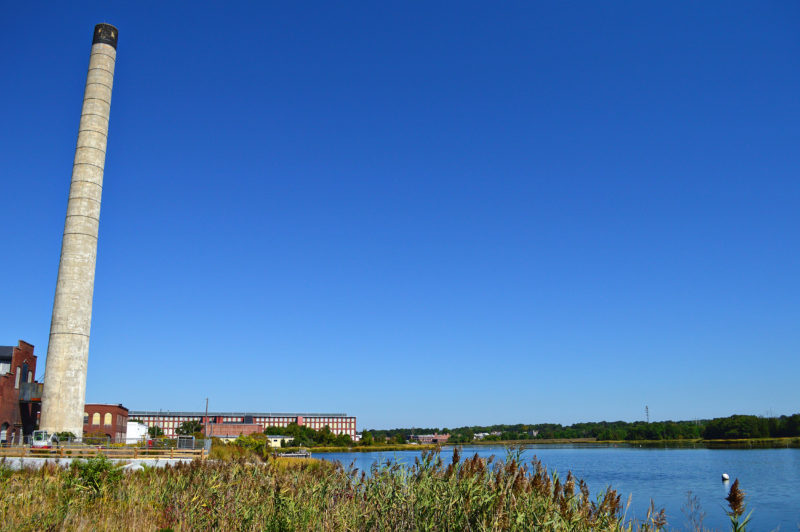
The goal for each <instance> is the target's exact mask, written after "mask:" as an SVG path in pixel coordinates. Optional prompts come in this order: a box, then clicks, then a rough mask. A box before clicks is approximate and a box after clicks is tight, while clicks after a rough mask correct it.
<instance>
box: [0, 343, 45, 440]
mask: <svg viewBox="0 0 800 532" xmlns="http://www.w3.org/2000/svg"><path fill="white" fill-rule="evenodd" d="M35 374H36V355H34V354H33V345H31V344H29V343H27V342H24V341H22V340H19V341H18V342H17V345H16V346H0V443H6V444H10V443H22V442H23V438H24V436H29V435H30V434H31V433H32V432H33V431H34V429H35V428H36V425H37V418H38V415H39V411H40V409H41V404H42V403H41V401H42V384H41V383H40V382H37V381H36V380H35V378H34V375H35Z"/></svg>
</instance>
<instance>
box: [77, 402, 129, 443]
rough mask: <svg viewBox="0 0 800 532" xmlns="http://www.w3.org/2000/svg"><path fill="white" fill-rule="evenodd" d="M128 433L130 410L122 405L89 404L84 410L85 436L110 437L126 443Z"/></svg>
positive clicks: (115, 441)
mask: <svg viewBox="0 0 800 532" xmlns="http://www.w3.org/2000/svg"><path fill="white" fill-rule="evenodd" d="M127 433H128V409H127V408H125V407H124V406H122V405H111V404H102V403H91V404H87V405H85V406H84V408H83V435H84V437H86V436H89V437H91V436H100V437H103V436H105V437H108V438H110V440H111V441H112V442H114V443H125V438H126V436H127Z"/></svg>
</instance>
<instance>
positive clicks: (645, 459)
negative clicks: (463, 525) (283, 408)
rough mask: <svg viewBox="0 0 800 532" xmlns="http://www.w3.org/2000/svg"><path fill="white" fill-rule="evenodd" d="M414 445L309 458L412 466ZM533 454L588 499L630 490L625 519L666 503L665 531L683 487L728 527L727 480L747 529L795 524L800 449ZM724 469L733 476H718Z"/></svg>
mask: <svg viewBox="0 0 800 532" xmlns="http://www.w3.org/2000/svg"><path fill="white" fill-rule="evenodd" d="M475 453H478V455H480V456H482V457H489V456H491V455H495V456H496V459H504V458H505V456H506V451H505V449H504V448H503V447H502V446H484V445H480V446H468V445H465V446H464V447H463V448H462V457H464V458H466V457H470V456H472V455H474V454H475ZM419 455H420V452H419V451H395V452H391V451H390V452H368V453H317V454H315V455H314V457H315V458H321V459H323V460H333V461H339V462H341V463H342V464H343V465H345V466H347V465H349V464H350V463H351V462H355V467H358V468H359V469H361V470H364V471H367V473H369V469H370V467H371V466H372V464H373V463H375V462H376V461H382V462H385V461H386V460H392V461H396V462H400V463H403V464H407V465H413V463H414V458H415V457H417V456H419ZM534 455H536V456H537V457H538V458H539V459H540V460H541V461H542V463H543V464H544V465H545V466H546V467H547V468H548V470H549V471H553V470H557V471H558V472H559V475H560V476H561V477H562V478H563V477H564V476H566V473H567V471H570V470H571V471H572V473H573V474H574V475H575V476H577V477H578V478H582V479H584V480H585V481H586V483H587V484H588V485H589V489H590V490H591V492H592V497H594V496H595V494H596V493H597V492H598V491H601V490H603V489H605V488H606V487H607V486H611V487H612V488H614V489H615V490H617V492H618V493H620V494H622V501H623V504H624V503H625V502H626V501H627V499H628V496H629V495H630V496H631V505H630V508H629V509H628V512H627V518H628V519H630V518H637V519H642V518H644V516H645V515H646V514H647V508H648V506H649V505H650V499H651V498H652V499H653V500H654V501H655V504H656V508H657V509H660V508H664V509H665V510H666V513H667V519H668V528H669V529H686V528H687V526H688V524H687V519H686V516H685V515H684V513H683V511H682V508H683V507H685V506H686V503H687V499H688V497H687V493H688V492H689V491H691V492H692V494H693V495H695V496H696V497H697V498H698V499H699V503H700V506H701V507H702V510H703V511H704V512H705V513H706V517H705V520H704V521H703V525H704V526H705V527H707V528H710V529H713V530H730V521H729V519H728V517H727V515H726V514H725V510H726V509H727V502H726V501H725V500H724V499H725V497H726V496H727V494H728V489H730V485H731V484H732V483H733V480H734V479H736V478H738V479H739V486H740V487H741V488H742V489H743V490H744V492H745V494H746V498H745V502H746V503H747V510H748V512H749V511H750V510H753V517H752V521H751V522H750V526H749V527H748V530H754V531H762V530H775V529H779V530H781V531H797V530H800V449H735V450H727V449H726V450H716V449H715V450H712V449H669V448H667V449H664V448H660V449H646V448H632V447H614V446H602V447H598V446H594V445H593V446H587V445H578V444H574V445H537V446H534V447H530V448H528V449H527V450H526V451H525V453H524V455H523V456H524V457H525V458H526V459H530V458H532V457H533V456H534ZM451 458H452V447H445V448H444V450H443V451H442V459H443V461H444V462H445V464H448V463H450V460H451ZM723 473H728V474H729V475H730V478H731V480H730V481H729V482H722V480H721V477H722V474H723Z"/></svg>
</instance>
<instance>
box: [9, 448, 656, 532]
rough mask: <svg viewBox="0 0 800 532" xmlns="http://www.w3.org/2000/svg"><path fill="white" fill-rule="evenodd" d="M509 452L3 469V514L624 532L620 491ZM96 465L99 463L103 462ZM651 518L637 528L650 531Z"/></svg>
mask: <svg viewBox="0 0 800 532" xmlns="http://www.w3.org/2000/svg"><path fill="white" fill-rule="evenodd" d="M520 456H521V453H520V452H511V453H510V454H509V456H508V457H507V458H506V460H505V461H499V462H494V461H493V460H491V459H488V460H487V459H482V458H480V457H478V456H477V455H476V456H474V457H472V458H469V459H467V460H465V461H461V459H460V457H459V456H458V451H457V450H456V451H455V453H454V460H453V463H452V464H450V465H448V466H445V465H444V464H443V461H442V459H441V457H440V456H439V454H438V453H435V452H432V453H425V454H424V455H423V456H422V458H421V459H419V460H418V461H417V463H416V464H415V465H413V466H411V467H401V466H399V465H397V464H393V463H385V464H382V465H380V466H375V467H373V469H372V470H371V471H370V474H365V472H362V471H358V470H357V469H350V468H343V467H341V466H339V465H337V464H332V463H329V462H324V461H319V460H292V459H271V460H269V461H268V462H266V463H260V462H259V461H256V460H248V459H246V458H240V459H237V460H234V461H207V462H199V461H198V462H192V463H189V464H184V465H179V466H176V467H171V468H165V469H155V468H152V469H151V468H148V469H145V470H144V471H140V472H135V473H130V474H125V475H119V474H118V473H116V472H115V469H114V466H112V465H111V464H110V463H94V464H84V465H83V466H81V467H73V468H71V469H69V470H60V469H57V468H55V467H45V468H43V469H41V470H39V471H32V470H25V471H19V472H13V473H10V472H8V471H2V470H0V473H2V474H0V522H2V523H3V526H4V527H5V528H6V529H13V530H121V529H126V530H159V529H172V530H212V529H222V530H331V531H334V530H376V531H378V530H392V531H394V530H531V529H543V530H630V529H633V528H635V526H634V525H631V524H627V525H626V524H623V522H622V517H621V510H622V508H621V502H620V497H619V495H617V493H616V492H614V491H613V490H609V491H607V492H605V493H603V494H600V496H599V497H597V498H595V499H592V498H590V496H589V491H588V489H587V487H586V485H585V484H584V483H583V482H582V481H580V480H577V479H575V478H573V477H572V475H571V474H568V475H567V476H566V477H565V478H564V479H561V478H559V477H558V476H557V475H553V474H549V473H548V472H547V470H546V469H545V468H544V467H543V466H542V464H541V463H539V462H538V461H536V460H535V459H534V461H533V462H531V463H529V464H523V463H521V461H520ZM100 461H101V462H102V460H100ZM660 526H662V523H661V522H660V521H658V520H655V519H653V520H650V522H648V523H643V524H642V528H643V529H647V530H656V529H658V528H659V527H660Z"/></svg>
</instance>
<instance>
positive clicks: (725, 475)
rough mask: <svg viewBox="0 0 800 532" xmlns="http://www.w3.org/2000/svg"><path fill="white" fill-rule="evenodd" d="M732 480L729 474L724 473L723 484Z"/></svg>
mask: <svg viewBox="0 0 800 532" xmlns="http://www.w3.org/2000/svg"><path fill="white" fill-rule="evenodd" d="M730 478H731V477H729V476H728V474H727V473H723V474H722V481H723V482H725V481H727V480H730Z"/></svg>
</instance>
